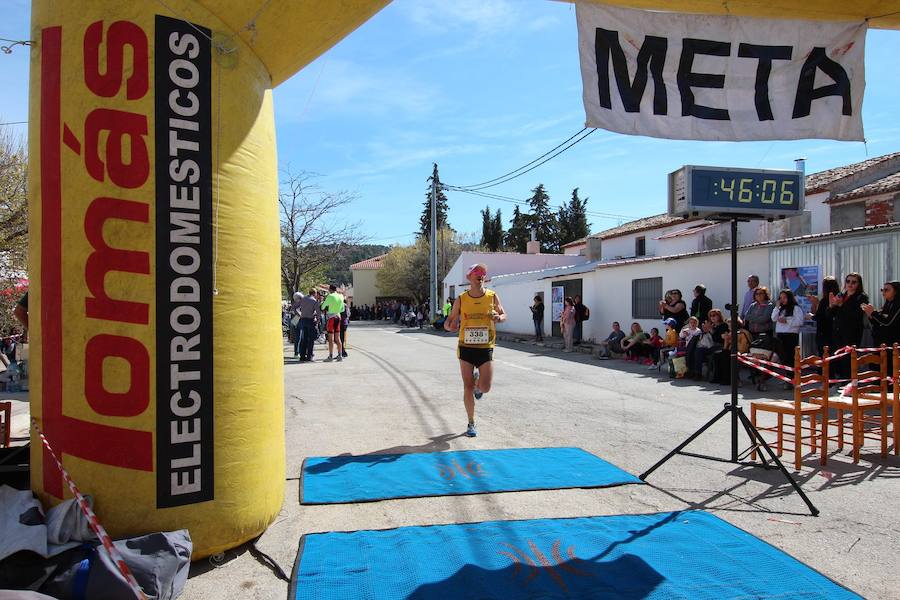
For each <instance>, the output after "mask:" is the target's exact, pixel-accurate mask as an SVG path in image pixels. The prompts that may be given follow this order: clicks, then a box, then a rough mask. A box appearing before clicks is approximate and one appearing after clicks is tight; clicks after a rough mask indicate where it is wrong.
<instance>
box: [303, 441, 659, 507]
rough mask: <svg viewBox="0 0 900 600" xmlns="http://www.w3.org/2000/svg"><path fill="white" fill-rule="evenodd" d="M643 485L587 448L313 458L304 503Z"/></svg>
mask: <svg viewBox="0 0 900 600" xmlns="http://www.w3.org/2000/svg"><path fill="white" fill-rule="evenodd" d="M623 483H643V482H642V481H641V480H640V479H638V478H637V477H635V476H634V475H631V474H629V473H626V472H625V471H623V470H622V469H620V468H618V467H617V466H615V465H611V464H609V463H608V462H606V461H605V460H603V459H601V458H598V457H597V456H594V455H593V454H591V453H589V452H585V451H584V450H582V449H581V448H516V449H508V450H462V451H458V452H429V453H412V454H364V455H361V456H332V457H311V458H307V459H306V460H305V461H303V475H302V477H301V479H300V502H301V504H339V503H345V502H371V501H373V500H385V499H388V498H417V497H422V496H453V495H459V494H484V493H488V492H510V491H522V490H550V489H563V488H593V487H606V486H612V485H621V484H623Z"/></svg>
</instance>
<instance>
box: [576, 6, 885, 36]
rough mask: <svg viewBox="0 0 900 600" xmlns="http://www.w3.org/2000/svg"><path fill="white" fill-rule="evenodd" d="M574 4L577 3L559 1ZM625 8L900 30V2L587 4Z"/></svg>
mask: <svg viewBox="0 0 900 600" xmlns="http://www.w3.org/2000/svg"><path fill="white" fill-rule="evenodd" d="M561 1H562V2H570V3H573V4H574V3H575V2H576V0H561ZM586 1H587V2H593V3H594V4H609V5H613V6H622V7H625V8H639V9H644V10H659V11H665V12H682V13H697V14H705V15H733V16H743V17H765V18H769V19H806V20H810V21H861V20H863V19H869V27H875V28H879V29H900V0H853V1H848V0H815V2H810V1H809V0H778V1H775V2H773V1H772V0H586Z"/></svg>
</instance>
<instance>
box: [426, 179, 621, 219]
mask: <svg viewBox="0 0 900 600" xmlns="http://www.w3.org/2000/svg"><path fill="white" fill-rule="evenodd" d="M441 187H442V188H444V189H447V190H448V191H452V192H462V193H464V194H472V195H473V196H481V197H484V198H489V199H493V200H500V201H502V202H509V203H511V204H518V205H520V206H529V204H530V203H529V202H528V200H520V199H518V198H510V197H509V196H501V195H499V194H492V193H489V192H479V191H474V190H465V189H459V188H456V187H454V186H446V185H443V184H441ZM556 208H557V209H559V208H561V207H556ZM584 212H585V214H586V215H588V216H591V217H600V218H604V219H612V220H621V219H629V220H633V219H637V218H638V217H632V216H629V215H620V214H616V213H608V212H602V211H595V210H585V211H584Z"/></svg>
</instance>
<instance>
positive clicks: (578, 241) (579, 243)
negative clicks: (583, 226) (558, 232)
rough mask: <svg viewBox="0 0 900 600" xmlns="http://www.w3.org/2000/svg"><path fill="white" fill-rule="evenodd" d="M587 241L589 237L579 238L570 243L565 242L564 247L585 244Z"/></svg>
mask: <svg viewBox="0 0 900 600" xmlns="http://www.w3.org/2000/svg"><path fill="white" fill-rule="evenodd" d="M586 243H587V238H586V237H583V238H581V239H577V240H575V241H574V242H569V243H568V244H563V248H571V247H572V246H583V245H584V244H586Z"/></svg>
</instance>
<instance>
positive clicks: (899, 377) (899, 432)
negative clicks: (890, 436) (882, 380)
mask: <svg viewBox="0 0 900 600" xmlns="http://www.w3.org/2000/svg"><path fill="white" fill-rule="evenodd" d="M892 354H893V368H892V369H891V371H892V372H891V382H892V383H893V390H892V391H893V393H892V394H891V395H892V397H893V403H892V404H893V407H892V408H891V410H892V411H893V413H892V415H893V418H892V419H891V420H892V421H893V422H894V423H893V428H894V456H897V455H900V345H898V344H894V351H893V353H892Z"/></svg>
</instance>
